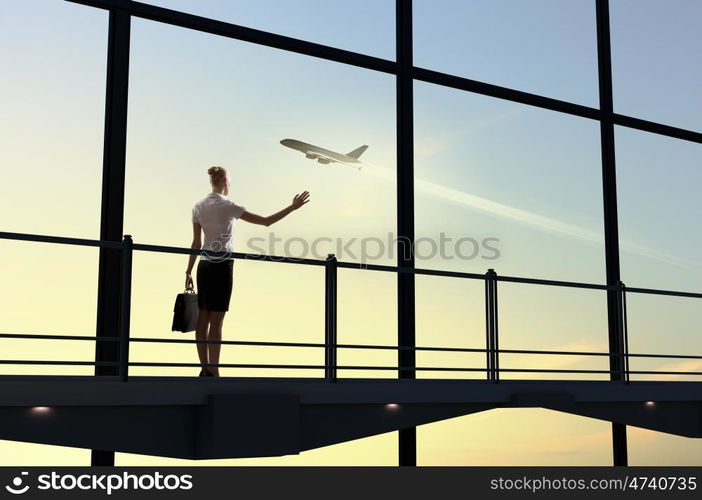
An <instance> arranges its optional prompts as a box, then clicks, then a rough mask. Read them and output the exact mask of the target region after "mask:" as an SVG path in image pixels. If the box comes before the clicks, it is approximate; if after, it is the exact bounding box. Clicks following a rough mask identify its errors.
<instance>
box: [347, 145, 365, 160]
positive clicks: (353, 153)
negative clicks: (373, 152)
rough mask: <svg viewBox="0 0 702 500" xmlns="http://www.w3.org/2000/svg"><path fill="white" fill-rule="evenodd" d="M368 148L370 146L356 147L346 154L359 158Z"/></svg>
mask: <svg viewBox="0 0 702 500" xmlns="http://www.w3.org/2000/svg"><path fill="white" fill-rule="evenodd" d="M366 149H368V146H361V147H360V148H357V149H354V150H353V151H351V152H350V153H347V154H346V156H350V157H351V158H356V159H358V158H359V157H360V156H361V155H362V154H363V153H364V152H365V151H366Z"/></svg>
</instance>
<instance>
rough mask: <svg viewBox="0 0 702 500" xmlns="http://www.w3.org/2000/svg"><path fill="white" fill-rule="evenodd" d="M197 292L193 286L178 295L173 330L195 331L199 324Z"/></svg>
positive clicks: (174, 310)
mask: <svg viewBox="0 0 702 500" xmlns="http://www.w3.org/2000/svg"><path fill="white" fill-rule="evenodd" d="M197 314H198V308H197V294H196V293H195V290H193V289H192V288H189V289H186V290H185V292H183V293H179V294H178V295H177V296H176V300H175V305H174V306H173V325H172V326H171V331H172V332H183V333H185V332H194V331H195V327H196V325H197Z"/></svg>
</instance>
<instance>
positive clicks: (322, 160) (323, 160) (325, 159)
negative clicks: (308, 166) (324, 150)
mask: <svg viewBox="0 0 702 500" xmlns="http://www.w3.org/2000/svg"><path fill="white" fill-rule="evenodd" d="M308 154H313V155H314V156H315V159H316V160H317V161H318V162H319V163H325V164H326V163H341V162H338V161H337V160H335V159H334V158H332V157H331V156H327V155H324V154H321V153H316V152H314V153H313V152H310V153H308Z"/></svg>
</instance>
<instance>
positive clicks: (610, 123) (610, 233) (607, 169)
mask: <svg viewBox="0 0 702 500" xmlns="http://www.w3.org/2000/svg"><path fill="white" fill-rule="evenodd" d="M596 2H597V3H596V6H597V7H596V11H597V61H598V74H599V86H600V110H601V122H600V137H601V142H602V189H603V202H604V240H605V259H606V269H607V270H606V273H607V285H610V286H617V284H618V283H619V281H620V268H619V229H618V223H617V175H616V168H615V152H614V104H613V97H612V51H611V43H610V26H609V0H596ZM621 315H622V310H621V306H620V301H619V297H618V293H617V291H616V290H609V291H607V318H608V327H609V328H608V329H609V352H611V353H619V352H620V351H621V349H622V335H623V331H622V328H621ZM623 369H624V366H623V364H622V360H621V358H620V357H619V356H616V355H613V356H611V357H610V370H612V372H611V375H610V378H611V380H624V372H623ZM612 455H613V464H614V465H627V462H628V460H627V440H626V426H625V425H623V424H619V423H616V422H613V423H612Z"/></svg>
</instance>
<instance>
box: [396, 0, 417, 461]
mask: <svg viewBox="0 0 702 500" xmlns="http://www.w3.org/2000/svg"><path fill="white" fill-rule="evenodd" d="M395 9H396V10H395V15H396V27H395V29H396V37H397V39H396V50H397V64H398V73H397V78H396V82H397V265H398V267H405V268H413V267H414V251H413V248H412V246H413V242H414V145H413V135H414V122H413V109H412V108H413V95H412V85H413V82H412V1H411V0H396V2H395ZM414 319H415V318H414V274H412V273H398V274H397V337H398V338H397V342H398V346H406V347H414V346H415V324H414ZM415 363H416V360H415V351H414V350H408V349H399V350H398V364H399V366H404V367H414V366H415ZM398 376H399V377H400V378H415V377H416V374H415V372H414V371H411V370H400V371H399V373H398ZM398 438H399V443H398V455H399V456H398V464H399V465H417V429H416V428H415V427H409V428H406V429H401V430H400V431H399V436H398Z"/></svg>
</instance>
